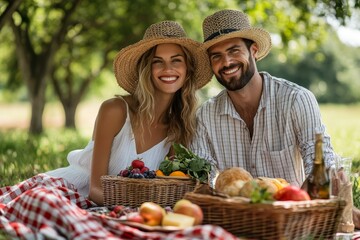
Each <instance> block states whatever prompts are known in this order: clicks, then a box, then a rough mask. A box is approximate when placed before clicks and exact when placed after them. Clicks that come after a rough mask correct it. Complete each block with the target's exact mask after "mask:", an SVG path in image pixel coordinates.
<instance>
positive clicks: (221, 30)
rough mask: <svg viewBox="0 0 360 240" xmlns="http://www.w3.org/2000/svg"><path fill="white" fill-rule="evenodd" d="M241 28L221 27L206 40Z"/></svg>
mask: <svg viewBox="0 0 360 240" xmlns="http://www.w3.org/2000/svg"><path fill="white" fill-rule="evenodd" d="M238 30H239V29H234V28H227V29H220V30H219V31H217V32H214V33H213V34H211V35H210V36H209V37H208V38H206V39H205V41H204V42H207V41H210V40H211V39H214V38H216V37H217V36H220V35H223V34H227V33H231V32H235V31H238Z"/></svg>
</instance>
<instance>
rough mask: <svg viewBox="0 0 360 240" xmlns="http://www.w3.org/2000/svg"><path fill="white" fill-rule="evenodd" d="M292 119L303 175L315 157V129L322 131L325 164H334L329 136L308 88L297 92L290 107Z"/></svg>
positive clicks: (310, 168)
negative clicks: (302, 163) (301, 159)
mask: <svg viewBox="0 0 360 240" xmlns="http://www.w3.org/2000/svg"><path fill="white" fill-rule="evenodd" d="M292 119H293V121H294V126H295V131H296V135H297V138H298V142H299V150H300V152H301V156H302V158H303V162H304V170H305V175H306V176H308V175H309V174H310V173H311V170H312V166H313V159H314V157H315V131H316V130H319V131H320V132H321V133H323V136H324V139H323V141H324V142H323V156H324V160H325V165H326V167H327V168H330V167H332V166H334V165H335V153H334V150H333V147H332V145H331V142H330V137H329V135H328V134H327V133H326V131H325V126H324V124H323V123H322V120H321V114H320V108H319V105H318V102H317V100H316V98H315V96H314V95H313V94H312V93H311V92H310V91H308V90H304V91H303V92H300V93H298V96H297V97H296V98H295V101H294V104H293V107H292Z"/></svg>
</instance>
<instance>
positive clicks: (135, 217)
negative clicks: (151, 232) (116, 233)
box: [126, 212, 144, 223]
mask: <svg viewBox="0 0 360 240" xmlns="http://www.w3.org/2000/svg"><path fill="white" fill-rule="evenodd" d="M126 220H128V221H130V222H137V223H144V218H143V217H142V216H141V215H140V213H139V212H131V213H128V214H127V216H126Z"/></svg>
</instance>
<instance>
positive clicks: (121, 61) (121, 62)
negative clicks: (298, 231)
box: [114, 21, 213, 93]
mask: <svg viewBox="0 0 360 240" xmlns="http://www.w3.org/2000/svg"><path fill="white" fill-rule="evenodd" d="M162 43H175V44H179V45H181V46H184V47H185V48H186V49H187V50H189V52H190V53H191V54H192V58H193V60H194V64H195V66H194V69H195V76H194V80H195V81H196V88H201V87H203V86H204V85H205V84H207V83H208V82H209V81H210V80H211V77H212V75H213V73H212V71H211V67H210V63H209V57H208V55H207V53H206V51H205V50H203V49H202V50H201V48H200V45H201V43H199V42H197V41H194V40H192V39H190V38H188V37H187V36H186V33H185V31H184V29H183V28H182V27H181V25H180V24H178V23H177V22H174V21H163V22H159V23H155V24H152V25H151V26H150V27H148V28H147V30H146V31H145V34H144V37H143V39H142V40H140V41H139V42H137V43H135V44H132V45H129V46H127V47H125V48H123V49H121V50H120V52H119V53H118V54H117V55H116V57H115V60H114V72H115V77H116V79H117V81H118V83H119V85H120V87H122V88H123V89H125V90H126V91H127V92H129V93H134V91H135V89H136V87H137V84H138V81H139V76H138V75H139V74H138V71H137V64H138V61H139V59H140V58H141V56H142V55H143V54H144V53H145V52H146V51H147V50H149V49H150V48H152V47H154V46H156V45H158V44H162Z"/></svg>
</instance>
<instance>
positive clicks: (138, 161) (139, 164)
mask: <svg viewBox="0 0 360 240" xmlns="http://www.w3.org/2000/svg"><path fill="white" fill-rule="evenodd" d="M131 166H132V167H133V168H138V169H142V168H143V167H144V166H145V164H144V162H143V161H142V160H141V159H135V160H133V161H132V163H131Z"/></svg>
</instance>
